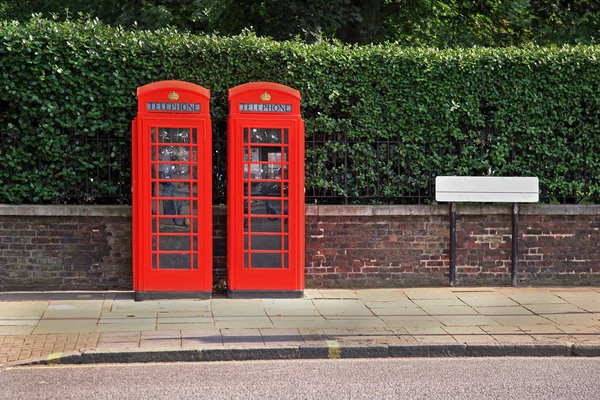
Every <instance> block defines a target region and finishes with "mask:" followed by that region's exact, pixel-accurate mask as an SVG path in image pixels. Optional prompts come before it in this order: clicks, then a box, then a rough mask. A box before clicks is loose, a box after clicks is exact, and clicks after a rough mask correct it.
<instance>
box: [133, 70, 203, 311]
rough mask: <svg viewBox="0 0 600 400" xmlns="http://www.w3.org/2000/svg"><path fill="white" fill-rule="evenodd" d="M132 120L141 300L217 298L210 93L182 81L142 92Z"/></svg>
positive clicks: (135, 236) (136, 284)
mask: <svg viewBox="0 0 600 400" xmlns="http://www.w3.org/2000/svg"><path fill="white" fill-rule="evenodd" d="M137 95H138V114H137V117H136V118H135V119H134V120H133V137H132V154H133V156H132V167H133V168H132V170H133V171H132V172H133V180H132V181H133V182H132V189H133V282H134V283H133V286H134V290H135V293H136V300H144V299H152V298H165V297H167V298H168V297H197V298H207V297H210V295H211V293H212V143H211V142H212V138H211V132H212V126H211V120H210V114H209V98H210V92H209V91H208V90H207V89H205V88H203V87H201V86H198V85H194V84H191V83H186V82H179V81H162V82H155V83H151V84H148V85H145V86H142V87H140V88H138V90H137Z"/></svg>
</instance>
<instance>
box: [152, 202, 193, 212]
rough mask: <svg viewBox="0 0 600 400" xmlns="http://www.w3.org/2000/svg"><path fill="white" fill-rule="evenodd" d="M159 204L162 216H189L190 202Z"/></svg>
mask: <svg viewBox="0 0 600 400" xmlns="http://www.w3.org/2000/svg"><path fill="white" fill-rule="evenodd" d="M158 203H159V211H160V212H159V214H160V215H189V210H190V202H189V200H160V201H159V202H158ZM185 211H187V213H186V212H185Z"/></svg>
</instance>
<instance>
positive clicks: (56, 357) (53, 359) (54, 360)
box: [48, 352, 62, 364]
mask: <svg viewBox="0 0 600 400" xmlns="http://www.w3.org/2000/svg"><path fill="white" fill-rule="evenodd" d="M60 356H62V353H60V352H58V353H52V354H50V355H49V356H48V364H60Z"/></svg>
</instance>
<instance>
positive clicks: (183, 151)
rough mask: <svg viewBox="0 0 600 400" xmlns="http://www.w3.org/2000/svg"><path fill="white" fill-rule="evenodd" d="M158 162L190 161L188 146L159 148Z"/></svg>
mask: <svg viewBox="0 0 600 400" xmlns="http://www.w3.org/2000/svg"><path fill="white" fill-rule="evenodd" d="M158 161H190V148H189V147H188V146H158Z"/></svg>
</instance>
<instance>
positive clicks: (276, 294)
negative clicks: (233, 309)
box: [227, 290, 304, 299]
mask: <svg viewBox="0 0 600 400" xmlns="http://www.w3.org/2000/svg"><path fill="white" fill-rule="evenodd" d="M227 297H229V298H231V299H298V298H301V297H304V291H302V290H228V291H227Z"/></svg>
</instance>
